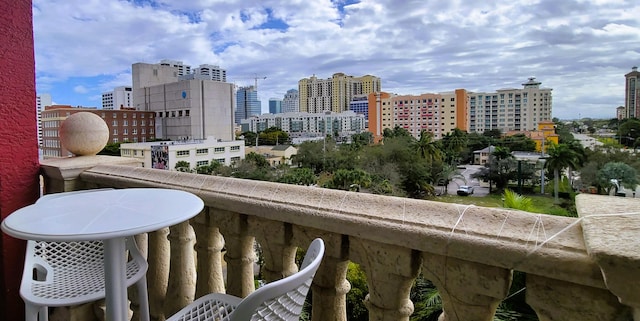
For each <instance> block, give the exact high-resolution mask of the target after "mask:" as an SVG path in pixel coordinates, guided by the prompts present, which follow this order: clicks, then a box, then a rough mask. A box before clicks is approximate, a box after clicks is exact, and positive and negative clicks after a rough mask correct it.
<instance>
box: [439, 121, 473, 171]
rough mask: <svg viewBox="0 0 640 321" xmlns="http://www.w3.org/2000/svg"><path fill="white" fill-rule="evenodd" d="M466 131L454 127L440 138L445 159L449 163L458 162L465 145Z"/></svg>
mask: <svg viewBox="0 0 640 321" xmlns="http://www.w3.org/2000/svg"><path fill="white" fill-rule="evenodd" d="M467 143H468V139H467V133H466V132H464V131H462V130H460V129H458V128H455V129H454V130H453V131H452V132H450V133H447V134H446V135H445V136H444V137H443V138H442V147H443V150H444V156H445V161H446V162H447V163H449V164H459V162H460V160H461V159H462V156H463V155H462V151H463V150H464V149H465V148H466V147H467Z"/></svg>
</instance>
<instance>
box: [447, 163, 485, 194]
mask: <svg viewBox="0 0 640 321" xmlns="http://www.w3.org/2000/svg"><path fill="white" fill-rule="evenodd" d="M460 167H464V169H462V168H459V169H458V170H459V171H460V174H462V176H464V178H465V179H466V182H465V181H463V180H462V179H459V178H456V179H453V180H451V181H450V182H449V186H447V191H448V194H451V195H456V191H457V190H458V187H459V186H461V185H467V186H473V194H472V195H469V196H471V197H482V196H486V195H488V194H489V185H488V184H486V183H481V182H480V181H478V179H476V178H471V175H472V174H473V173H476V172H478V171H480V169H481V168H482V167H484V166H483V165H461V166H460Z"/></svg>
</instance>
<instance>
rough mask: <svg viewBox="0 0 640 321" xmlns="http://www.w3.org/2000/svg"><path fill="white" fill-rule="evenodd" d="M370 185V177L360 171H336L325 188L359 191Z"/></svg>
mask: <svg viewBox="0 0 640 321" xmlns="http://www.w3.org/2000/svg"><path fill="white" fill-rule="evenodd" d="M370 185H371V175H369V173H367V172H365V171H363V170H361V169H356V170H346V169H338V170H337V171H336V172H335V173H333V176H332V177H331V179H330V180H329V181H328V182H327V183H326V184H325V187H328V188H334V189H341V190H360V188H367V187H369V186H370Z"/></svg>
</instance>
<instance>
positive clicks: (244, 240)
mask: <svg viewBox="0 0 640 321" xmlns="http://www.w3.org/2000/svg"><path fill="white" fill-rule="evenodd" d="M214 216H215V218H216V220H217V221H218V222H219V224H218V226H219V227H220V231H221V232H222V235H224V239H225V245H226V248H227V253H226V254H225V255H224V258H225V261H226V262H227V293H228V294H231V295H235V296H237V297H241V298H244V297H246V296H247V295H249V294H251V293H252V292H253V291H255V285H254V283H253V275H254V271H253V266H254V264H255V261H256V255H255V251H254V249H253V243H254V238H253V236H250V235H249V233H248V228H247V217H246V216H245V215H241V214H239V213H233V212H229V211H224V210H216V211H215V212H214Z"/></svg>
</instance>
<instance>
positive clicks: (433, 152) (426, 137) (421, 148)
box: [414, 130, 442, 162]
mask: <svg viewBox="0 0 640 321" xmlns="http://www.w3.org/2000/svg"><path fill="white" fill-rule="evenodd" d="M414 148H415V150H416V151H417V152H418V154H419V155H420V157H422V158H424V159H427V160H428V161H429V162H433V161H434V160H442V151H441V150H440V148H438V142H437V141H435V140H433V134H432V133H430V132H428V131H426V130H423V131H422V132H420V139H418V140H417V141H415V142H414Z"/></svg>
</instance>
